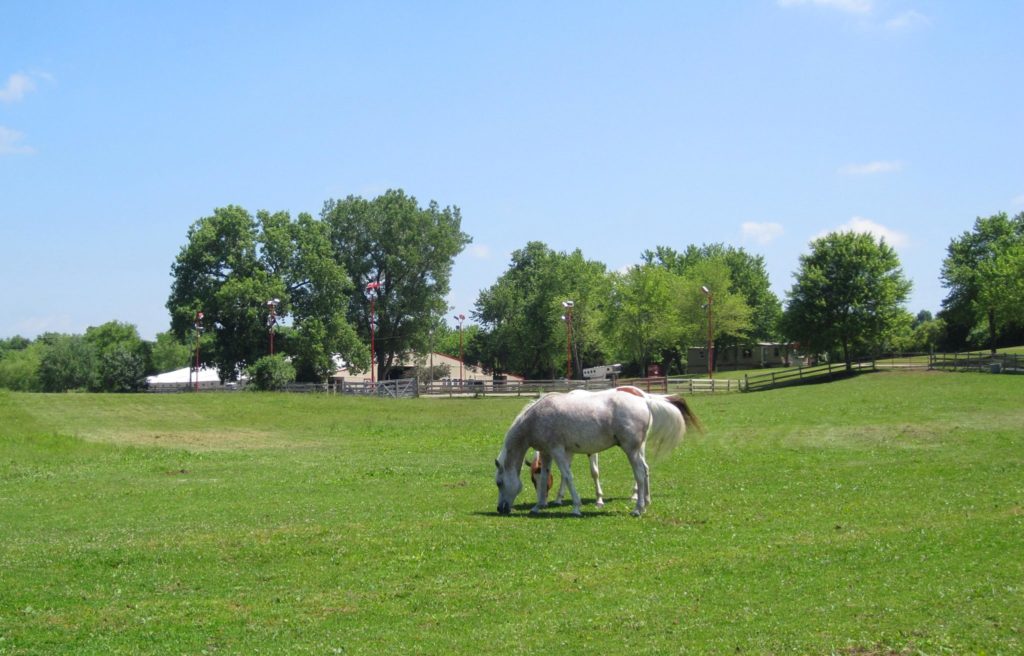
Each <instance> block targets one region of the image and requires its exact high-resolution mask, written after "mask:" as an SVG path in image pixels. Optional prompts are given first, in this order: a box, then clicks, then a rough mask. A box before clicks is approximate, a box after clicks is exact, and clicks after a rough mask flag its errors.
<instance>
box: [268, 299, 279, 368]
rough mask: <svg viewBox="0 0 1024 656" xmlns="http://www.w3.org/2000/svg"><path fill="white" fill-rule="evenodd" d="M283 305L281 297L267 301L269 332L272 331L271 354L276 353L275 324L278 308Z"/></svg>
mask: <svg viewBox="0 0 1024 656" xmlns="http://www.w3.org/2000/svg"><path fill="white" fill-rule="evenodd" d="M280 305H281V299H279V298H272V299H270V300H269V301H267V311H268V312H269V313H270V314H269V315H268V316H267V332H268V333H270V355H274V326H276V325H277V308H278V306H280Z"/></svg>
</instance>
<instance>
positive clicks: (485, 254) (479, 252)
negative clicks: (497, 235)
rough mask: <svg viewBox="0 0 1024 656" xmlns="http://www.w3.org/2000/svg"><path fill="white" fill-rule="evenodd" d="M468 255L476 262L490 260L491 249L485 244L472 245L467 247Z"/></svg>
mask: <svg viewBox="0 0 1024 656" xmlns="http://www.w3.org/2000/svg"><path fill="white" fill-rule="evenodd" d="M469 255H471V256H472V257H475V258H476V259H478V260H489V259H491V247H490V246H487V245H486V244H474V245H472V246H470V247H469Z"/></svg>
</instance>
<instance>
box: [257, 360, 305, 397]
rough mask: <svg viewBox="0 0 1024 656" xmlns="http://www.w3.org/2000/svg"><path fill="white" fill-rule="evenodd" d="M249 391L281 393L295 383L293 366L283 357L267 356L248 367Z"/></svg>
mask: <svg viewBox="0 0 1024 656" xmlns="http://www.w3.org/2000/svg"><path fill="white" fill-rule="evenodd" d="M248 371H249V389H252V390H256V391H259V392H274V391H281V390H283V389H284V387H285V385H287V384H288V383H292V382H295V366H294V365H292V363H291V362H289V361H288V360H287V359H286V358H285V356H283V355H268V356H265V357H262V358H260V359H259V360H257V361H256V362H255V363H254V364H253V365H252V366H250V367H249V370H248Z"/></svg>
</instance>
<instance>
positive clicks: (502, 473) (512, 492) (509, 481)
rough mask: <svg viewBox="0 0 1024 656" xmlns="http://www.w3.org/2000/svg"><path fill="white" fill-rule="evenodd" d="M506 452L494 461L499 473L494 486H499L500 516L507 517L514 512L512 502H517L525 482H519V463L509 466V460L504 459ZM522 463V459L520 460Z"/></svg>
mask: <svg viewBox="0 0 1024 656" xmlns="http://www.w3.org/2000/svg"><path fill="white" fill-rule="evenodd" d="M505 455H506V454H505V451H504V450H502V452H501V455H500V456H498V459H497V460H495V461H494V466H495V467H497V470H498V471H497V473H496V474H495V475H494V484H495V485H497V486H498V514H499V515H507V514H509V513H511V512H512V502H514V501H515V500H516V497H517V496H518V495H519V492H520V490H522V489H523V482H522V481H521V480H519V463H513V464H509V459H508V458H507V457H506V458H504V462H503V461H502V458H503V456H505ZM517 460H519V461H520V462H522V458H518V459H517Z"/></svg>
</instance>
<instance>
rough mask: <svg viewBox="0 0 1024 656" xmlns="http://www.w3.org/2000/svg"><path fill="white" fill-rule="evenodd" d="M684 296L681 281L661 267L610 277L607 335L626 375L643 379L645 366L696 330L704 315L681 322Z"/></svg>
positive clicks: (636, 268)
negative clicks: (689, 321) (687, 321)
mask: <svg viewBox="0 0 1024 656" xmlns="http://www.w3.org/2000/svg"><path fill="white" fill-rule="evenodd" d="M698 293H699V287H698ZM682 295H683V280H682V278H680V277H679V276H677V275H675V274H673V273H671V272H670V271H669V270H668V269H666V268H664V267H661V266H656V265H652V264H644V265H640V266H634V267H631V268H630V269H629V270H628V271H626V272H625V273H613V274H612V276H611V293H610V295H609V302H608V306H607V309H606V311H605V315H604V331H605V335H606V338H607V340H608V343H609V344H611V345H612V347H611V348H612V353H613V354H614V357H615V359H617V360H621V361H622V362H623V364H625V365H627V370H628V371H630V372H632V373H635V374H639V375H645V374H646V369H647V365H649V364H651V363H652V362H657V361H661V360H662V355H663V354H664V353H666V352H670V351H672V350H673V349H678V348H679V345H680V344H681V343H682V342H683V339H684V335H685V334H686V333H688V332H693V331H695V330H697V322H698V321H699V320H700V319H699V317H700V314H690V315H686V316H688V317H689V318H690V319H691V321H692V323H691V324H684V323H683V321H682V317H683V314H682V313H681V304H680V298H681V296H682Z"/></svg>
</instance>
